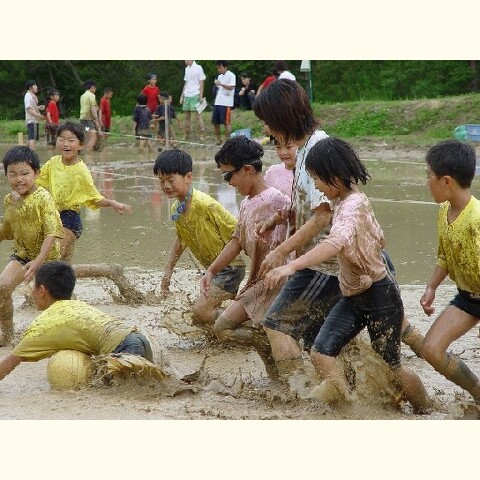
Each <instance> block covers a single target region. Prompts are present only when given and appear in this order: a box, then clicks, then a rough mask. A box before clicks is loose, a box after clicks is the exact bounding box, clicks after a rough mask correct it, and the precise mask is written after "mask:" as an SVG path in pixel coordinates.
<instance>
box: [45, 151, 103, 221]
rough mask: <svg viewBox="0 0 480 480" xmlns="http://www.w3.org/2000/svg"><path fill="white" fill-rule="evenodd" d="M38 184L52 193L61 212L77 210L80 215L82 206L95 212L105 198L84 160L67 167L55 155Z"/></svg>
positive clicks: (49, 161)
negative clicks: (98, 203)
mask: <svg viewBox="0 0 480 480" xmlns="http://www.w3.org/2000/svg"><path fill="white" fill-rule="evenodd" d="M36 183H37V185H41V186H42V187H45V188H46V189H47V190H48V191H49V192H50V194H51V195H52V197H53V199H54V200H55V204H56V205H57V208H58V211H59V212H62V211H63V210H75V211H76V212H78V213H80V207H81V206H82V205H84V206H86V207H88V208H91V209H92V210H94V209H96V208H98V207H97V205H96V203H97V202H98V201H99V200H102V199H103V198H104V197H103V195H101V194H100V192H99V191H98V190H97V187H96V186H95V183H94V182H93V178H92V174H91V173H90V170H89V169H88V167H87V166H86V165H85V163H84V162H83V160H79V161H78V163H75V164H74V165H65V164H64V163H63V162H62V156H61V155H55V156H53V157H52V158H51V159H50V160H48V161H47V162H45V164H44V165H43V166H42V168H41V169H40V175H39V176H38V177H37V179H36Z"/></svg>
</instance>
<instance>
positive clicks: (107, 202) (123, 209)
mask: <svg viewBox="0 0 480 480" xmlns="http://www.w3.org/2000/svg"><path fill="white" fill-rule="evenodd" d="M96 205H97V207H112V208H113V209H114V210H115V211H116V212H117V213H119V214H120V215H123V214H124V213H131V211H132V206H131V205H128V204H126V203H121V202H117V201H116V200H112V199H109V198H102V200H99V201H98V202H97V203H96Z"/></svg>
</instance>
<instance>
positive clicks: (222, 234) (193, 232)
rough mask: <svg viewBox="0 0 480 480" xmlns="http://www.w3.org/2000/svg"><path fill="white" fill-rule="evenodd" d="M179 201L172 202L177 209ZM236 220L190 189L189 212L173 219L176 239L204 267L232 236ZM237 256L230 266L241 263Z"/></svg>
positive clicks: (222, 208) (219, 205) (219, 204)
mask: <svg viewBox="0 0 480 480" xmlns="http://www.w3.org/2000/svg"><path fill="white" fill-rule="evenodd" d="M177 206H178V202H175V203H174V204H173V205H172V209H171V211H172V213H175V212H176V211H177ZM236 225H237V219H236V218H235V217H234V216H233V215H232V214H231V213H230V212H229V211H228V210H227V209H226V208H225V207H223V206H222V204H221V203H219V202H217V200H215V199H214V198H212V197H211V196H210V195H207V194H206V193H203V192H200V191H199V190H195V189H193V192H192V201H191V204H190V208H189V210H188V212H186V213H184V214H182V215H180V218H179V219H178V220H177V221H176V222H175V228H176V231H177V235H178V238H179V239H180V242H181V244H182V246H183V247H184V248H189V249H190V251H191V252H192V253H193V255H194V256H195V258H196V259H197V260H198V261H199V262H200V263H201V264H202V266H203V267H204V268H208V267H209V266H210V265H211V264H212V263H213V261H214V260H215V259H216V258H217V257H218V255H219V254H220V252H221V251H222V250H223V248H224V247H225V245H226V244H227V243H228V242H229V241H230V240H231V239H232V235H233V232H234V231H235V227H236ZM244 264H245V263H244V261H243V260H242V259H241V258H240V257H237V258H236V259H235V260H233V261H232V262H231V263H230V265H232V266H242V265H244Z"/></svg>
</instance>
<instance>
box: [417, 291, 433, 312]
mask: <svg viewBox="0 0 480 480" xmlns="http://www.w3.org/2000/svg"><path fill="white" fill-rule="evenodd" d="M434 300H435V290H434V289H433V288H429V287H427V288H426V289H425V292H424V293H423V295H422V298H421V299H420V305H421V306H422V308H423V311H424V312H425V314H426V315H428V316H430V315H432V314H433V313H435V308H434V307H432V303H433V301H434Z"/></svg>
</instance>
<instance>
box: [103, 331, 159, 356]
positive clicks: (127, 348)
mask: <svg viewBox="0 0 480 480" xmlns="http://www.w3.org/2000/svg"><path fill="white" fill-rule="evenodd" d="M112 353H130V354H131V355H139V356H140V357H144V358H146V359H147V360H149V361H150V362H153V353H152V347H151V345H150V342H149V341H148V340H147V337H145V335H142V334H141V333H139V332H131V333H129V334H128V335H127V336H126V337H125V339H124V340H123V342H122V343H120V345H118V347H117V348H116V349H115V350H114V351H113V352H112Z"/></svg>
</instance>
